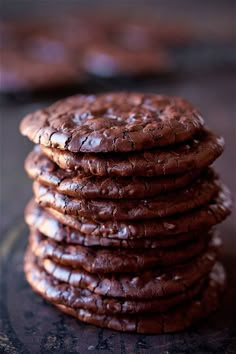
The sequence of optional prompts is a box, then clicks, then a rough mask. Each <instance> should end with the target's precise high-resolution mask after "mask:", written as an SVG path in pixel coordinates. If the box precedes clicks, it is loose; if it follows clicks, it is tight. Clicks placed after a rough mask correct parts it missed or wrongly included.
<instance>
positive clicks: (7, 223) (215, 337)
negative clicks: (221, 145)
mask: <svg viewBox="0 0 236 354" xmlns="http://www.w3.org/2000/svg"><path fill="white" fill-rule="evenodd" d="M209 2H210V1H206V9H207V11H208V15H209V14H210V8H209V6H208V5H209ZM15 3H17V2H14V1H9V2H8V4H7V5H6V6H5V14H6V15H9V13H10V14H12V13H14V11H15V12H16V9H15V10H14V11H13V8H12V7H11V6H13V4H15ZM27 3H30V1H23V2H22V6H23V8H24V6H26V5H27ZM43 3H44V2H43ZM49 3H50V1H49ZM60 3H61V2H60ZM70 3H73V1H71V2H70ZM160 3H161V4H162V6H164V5H163V2H160ZM172 3H173V2H172ZM184 3H185V4H186V3H187V2H184ZM215 3H216V8H215V12H214V13H213V14H212V17H209V23H210V24H214V25H215V27H216V28H217V29H218V30H219V31H220V29H221V27H220V26H222V28H224V31H226V32H227V31H228V33H231V31H232V13H231V11H233V6H232V2H230V1H226V2H225V6H224V7H223V8H222V11H221V7H220V6H219V2H218V1H216V2H215ZM221 3H222V2H221ZM31 4H32V3H31ZM122 4H123V3H122ZM230 4H231V5H230ZM17 6H18V7H19V2H18V5H17ZM123 6H124V4H123ZM195 6H196V5H195ZM203 9H204V7H202V10H203ZM21 10H22V9H21ZM190 10H191V11H190ZM190 10H189V11H190V12H191V13H192V15H191V16H193V17H194V11H193V9H192V8H190ZM173 11H174V10H173V9H172V13H173ZM176 11H177V12H179V13H181V11H180V9H179V8H178V9H177V10H176ZM196 11H198V12H197V13H198V14H200V13H201V8H199V7H197V6H196ZM21 13H22V11H21ZM221 13H222V16H221ZM227 14H228V15H227ZM181 16H183V15H181ZM203 19H204V20H203V22H202V23H200V25H202V26H203V27H204V26H205V27H207V26H209V23H208V24H207V18H206V15H205V13H204V14H203ZM195 22H197V20H196V18H195ZM227 22H228V24H227ZM200 25H199V26H200ZM226 69H227V68H226ZM235 82H236V75H235V72H233V71H229V70H221V71H219V70H211V72H207V71H206V70H205V71H201V70H199V68H198V69H197V70H195V69H192V70H190V71H189V72H188V74H186V75H184V76H183V75H182V76H181V75H180V76H178V78H177V77H175V78H169V79H168V80H163V79H162V80H156V81H152V82H146V83H142V84H141V83H140V82H139V83H137V84H130V83H128V82H123V83H121V84H119V85H117V86H114V85H113V86H111V85H107V84H104V85H101V84H97V85H96V87H95V86H92V87H90V88H87V91H93V92H94V91H96V90H100V91H101V90H106V89H109V88H112V89H121V88H123V89H125V88H128V89H135V90H136V91H150V92H161V93H165V94H176V95H181V96H184V97H186V98H188V99H189V100H191V101H192V102H193V103H194V104H195V105H197V106H198V107H199V108H200V110H201V111H202V113H203V116H204V118H205V120H206V123H207V125H209V127H210V128H211V129H213V130H215V131H216V132H218V133H219V134H222V135H223V136H224V138H225V140H226V149H225V153H224V155H223V156H222V157H221V158H220V159H219V160H218V161H217V163H216V167H217V169H218V171H219V172H220V174H221V176H222V179H223V180H224V181H225V182H226V184H227V185H228V186H229V187H230V189H231V191H232V194H233V196H235V195H236V162H235V161H236V160H235V159H236V157H235V151H236V143H235V141H236V86H235ZM63 95H64V94H63V93H61V94H58V96H57V97H56V96H55V95H51V97H43V96H40V97H39V96H34V97H30V96H28V97H26V96H24V97H23V96H21V97H17V98H14V99H7V100H6V99H3V98H2V99H1V108H0V124H1V137H0V148H1V167H0V175H1V176H0V177H1V186H0V194H1V198H0V207H1V209H0V214H1V225H0V227H1V238H0V257H1V266H0V271H1V274H0V286H1V292H0V313H1V315H0V353H17V354H18V353H24V354H25V353H59V354H60V353H80V354H83V353H115V354H119V353H122V354H124V353H126V354H132V353H137V354H138V353H140V354H152V353H153V354H154V353H155V354H156V353H158V354H180V353H199V354H204V353H208V354H209V353H218V354H223V353H225V354H234V353H236V306H235V299H236V215H235V213H233V214H232V216H231V217H230V218H229V219H228V220H227V221H226V222H225V223H224V224H223V225H221V226H220V227H219V229H220V230H221V233H222V237H223V240H224V244H225V248H224V256H223V261H224V264H225V265H226V269H227V274H228V288H227V292H226V295H225V298H224V301H223V303H222V306H221V308H220V309H219V311H218V312H217V313H216V314H214V315H213V316H212V317H211V318H210V319H209V320H207V321H204V323H202V324H200V325H199V326H197V327H195V328H194V329H191V330H189V331H185V332H183V333H178V334H174V335H161V336H143V335H132V334H121V333H118V332H114V331H110V330H103V329H99V328H96V327H94V326H89V325H85V324H81V323H78V322H77V321H75V320H74V319H72V318H70V317H67V316H64V315H63V314H61V313H59V312H58V311H57V310H56V309H54V308H53V307H52V306H50V305H47V304H46V303H44V301H43V300H42V299H41V298H40V297H39V296H36V295H35V294H34V293H33V292H32V290H31V289H30V288H29V286H28V285H27V283H26V281H25V279H24V275H23V270H22V259H23V252H24V249H25V246H26V243H27V228H26V226H25V225H24V222H23V211H24V206H25V204H26V203H27V201H28V199H29V198H30V196H31V193H32V192H31V181H30V180H29V179H28V178H27V177H26V175H25V172H24V170H23V162H24V158H25V156H26V154H27V153H28V152H29V151H30V149H31V147H32V145H31V143H29V142H28V141H27V140H26V139H24V138H23V137H21V136H20V134H19V132H18V125H19V122H20V120H21V118H22V117H23V116H24V115H25V114H27V113H28V112H31V111H33V110H35V109H37V108H39V107H43V106H47V105H48V104H49V103H51V102H53V101H54V100H55V99H56V98H58V97H60V96H63Z"/></svg>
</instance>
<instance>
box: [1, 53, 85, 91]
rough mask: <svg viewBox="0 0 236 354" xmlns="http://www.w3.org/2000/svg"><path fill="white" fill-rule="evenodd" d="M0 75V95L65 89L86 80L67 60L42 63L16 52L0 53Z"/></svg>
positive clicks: (37, 59)
mask: <svg viewBox="0 0 236 354" xmlns="http://www.w3.org/2000/svg"><path fill="white" fill-rule="evenodd" d="M0 76H1V84H0V91H1V92H2V93H11V92H13V93H14V92H18V91H37V90H43V89H44V90H49V89H50V88H66V87H67V88H68V87H69V86H75V85H76V84H78V83H82V82H84V80H85V74H84V73H83V72H82V70H81V69H80V68H79V67H78V68H75V67H73V66H72V65H71V63H70V61H69V59H64V60H61V61H59V60H47V59H45V60H43V59H42V58H37V57H34V56H31V55H30V54H27V53H25V52H24V53H22V50H21V52H19V51H18V50H16V49H15V50H12V49H4V50H2V51H1V61H0Z"/></svg>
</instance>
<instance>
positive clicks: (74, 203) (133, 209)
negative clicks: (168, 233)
mask: <svg viewBox="0 0 236 354" xmlns="http://www.w3.org/2000/svg"><path fill="white" fill-rule="evenodd" d="M221 188H222V186H221V184H220V182H219V180H218V178H217V177H216V175H215V174H214V173H213V172H212V171H209V173H208V174H206V175H203V176H201V177H199V178H198V179H197V180H196V181H194V182H193V183H192V184H191V185H189V186H188V187H187V188H184V189H181V190H178V191H175V192H172V193H171V192H170V193H167V194H164V195H159V196H156V197H154V198H149V199H132V200H131V199H123V200H110V199H108V200H101V199H97V200H88V199H74V198H72V197H69V196H66V195H64V194H61V193H58V192H56V191H55V190H53V189H52V188H50V187H47V186H43V185H41V184H39V183H38V182H34V183H33V191H34V195H35V200H36V202H37V203H38V204H39V205H41V206H43V207H48V208H53V209H55V210H57V211H59V212H61V213H64V214H68V215H74V216H78V217H86V218H90V219H92V220H102V221H103V220H104V221H105V220H112V219H114V220H137V219H153V218H162V217H166V216H169V215H173V214H176V213H183V212H185V211H189V210H191V209H195V208H197V207H200V206H202V205H204V204H206V203H208V202H209V201H210V200H212V198H214V196H215V195H216V194H217V193H218V192H219V190H220V189H221Z"/></svg>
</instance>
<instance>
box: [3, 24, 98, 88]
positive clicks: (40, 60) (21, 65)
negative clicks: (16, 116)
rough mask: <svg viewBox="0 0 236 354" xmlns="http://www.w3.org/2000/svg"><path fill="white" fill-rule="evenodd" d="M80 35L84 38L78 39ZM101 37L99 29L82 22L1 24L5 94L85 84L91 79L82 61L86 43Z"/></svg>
mask: <svg viewBox="0 0 236 354" xmlns="http://www.w3.org/2000/svg"><path fill="white" fill-rule="evenodd" d="M94 27H96V30H95V28H94ZM76 32H78V33H80V35H79V36H75V35H74V33H76ZM98 33H99V30H98V26H96V25H94V24H93V23H90V24H88V23H87V22H86V21H85V20H82V18H77V19H76V20H75V19H74V20H73V19H72V18H70V19H69V18H64V19H63V21H62V22H61V21H55V20H54V19H53V20H52V19H50V22H46V21H45V22H42V19H40V21H39V22H37V21H34V22H33V21H32V22H31V21H30V20H29V21H27V23H22V22H21V23H20V22H19V23H17V22H2V23H0V39H1V43H0V47H1V61H0V76H1V85H0V90H1V92H5V93H11V92H18V91H25V90H27V91H32V90H33V91H35V90H45V89H46V90H48V89H50V88H59V87H60V88H65V87H71V86H74V85H78V84H81V83H84V81H85V80H86V77H87V75H86V73H85V71H84V69H83V68H82V60H78V58H81V57H82V52H83V48H84V46H85V43H86V45H88V43H89V42H91V40H92V39H93V40H96V39H98ZM79 52H80V55H79Z"/></svg>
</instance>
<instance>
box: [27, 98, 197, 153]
mask: <svg viewBox="0 0 236 354" xmlns="http://www.w3.org/2000/svg"><path fill="white" fill-rule="evenodd" d="M203 124H204V121H203V119H202V117H201V115H200V113H199V112H198V111H197V110H196V109H195V108H194V107H193V106H192V105H191V104H190V103H189V102H187V101H185V100H184V99H182V98H180V97H167V96H163V95H155V94H140V93H112V94H101V95H93V96H92V95H91V96H85V95H77V96H73V97H69V98H67V99H65V100H61V101H59V102H57V103H55V104H54V105H52V106H50V107H48V108H46V109H42V110H38V111H36V112H35V113H33V114H29V115H28V116H26V117H25V118H24V119H23V121H22V122H21V125H20V131H21V133H22V134H23V135H25V136H27V137H28V138H29V139H30V140H32V141H33V142H34V143H36V144H42V145H44V146H50V147H54V148H59V149H62V150H69V151H72V152H79V151H81V152H128V151H140V150H144V149H148V148H152V147H155V146H166V145H170V144H174V143H176V142H180V141H185V140H187V139H189V138H191V137H192V136H193V135H194V134H195V133H196V132H197V131H198V130H200V129H201V128H202V126H203Z"/></svg>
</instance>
